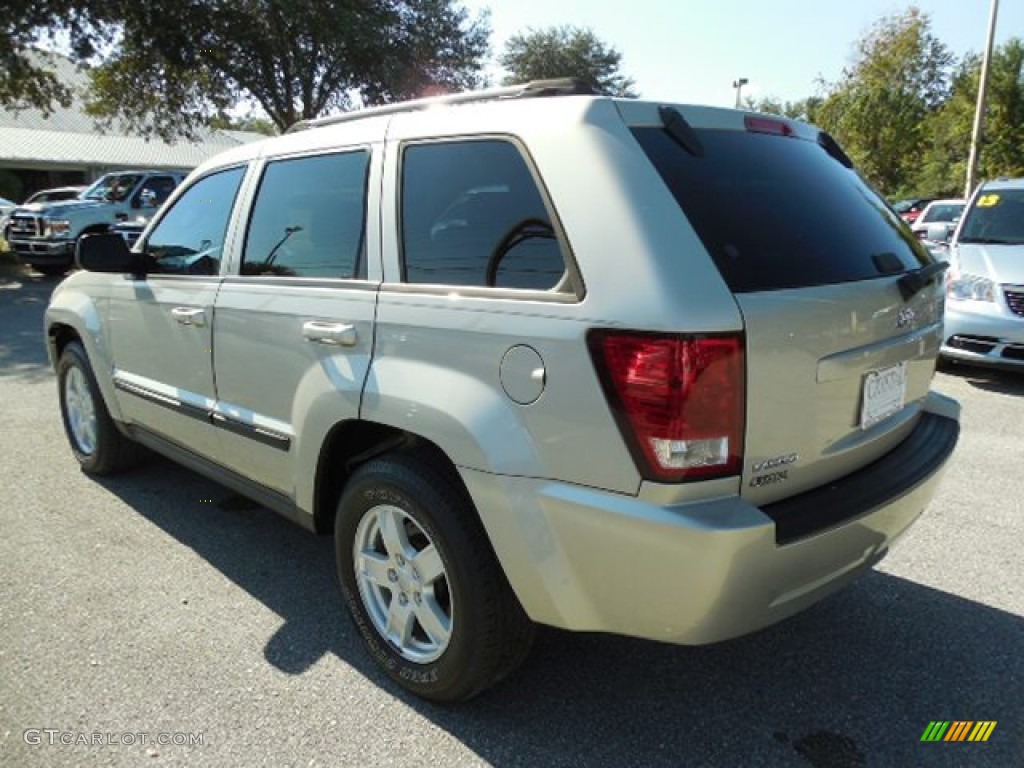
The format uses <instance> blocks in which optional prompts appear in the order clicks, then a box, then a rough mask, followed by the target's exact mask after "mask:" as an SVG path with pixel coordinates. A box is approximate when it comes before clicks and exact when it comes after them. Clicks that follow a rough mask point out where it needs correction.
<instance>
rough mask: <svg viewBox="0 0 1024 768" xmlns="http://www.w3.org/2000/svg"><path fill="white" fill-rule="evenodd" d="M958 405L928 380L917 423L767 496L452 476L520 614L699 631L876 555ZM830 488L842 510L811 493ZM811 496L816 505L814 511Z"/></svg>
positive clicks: (724, 625) (781, 610)
mask: <svg viewBox="0 0 1024 768" xmlns="http://www.w3.org/2000/svg"><path fill="white" fill-rule="evenodd" d="M958 413H959V409H958V406H957V404H956V403H955V402H954V401H951V400H949V399H948V398H944V397H942V396H940V395H936V394H934V393H933V394H931V395H929V398H928V402H927V404H926V413H925V414H924V415H923V418H922V420H921V423H920V424H919V425H918V427H917V428H916V429H915V431H914V432H913V433H911V435H910V437H908V439H907V440H906V441H905V442H904V443H903V444H901V445H900V446H898V447H897V448H896V449H895V450H893V451H892V452H890V453H889V454H887V455H886V456H885V457H883V458H881V459H879V460H878V461H877V462H875V463H873V464H872V465H870V466H868V467H865V468H864V469H862V470H860V471H858V472H856V473H854V474H852V475H850V476H848V477H846V478H843V479H842V480H841V481H838V482H836V483H833V484H830V485H829V486H827V487H826V488H823V489H818V490H815V491H811V492H809V493H807V494H801V495H800V496H799V497H795V498H794V499H791V500H787V502H784V503H782V504H776V505H772V507H770V508H766V509H759V508H757V507H754V506H752V505H751V504H748V503H747V502H745V501H744V500H742V499H740V498H738V497H735V496H733V497H727V498H721V499H716V500H713V501H704V502H697V503H689V504H681V505H675V506H657V505H655V504H651V503H649V502H646V501H643V500H640V499H638V498H636V497H628V496H622V495H617V494H612V493H608V492H605V491H600V490H595V489H590V488H581V487H579V486H571V485H567V484H563V483H557V482H552V481H544V480H534V479H527V478H510V477H501V476H495V475H488V474H485V473H481V472H476V471H472V470H464V471H463V477H464V479H465V480H466V483H467V486H468V488H469V490H470V493H471V494H472V495H473V497H474V500H475V501H476V504H477V508H478V509H479V510H480V511H481V518H482V519H483V521H484V525H485V527H486V528H487V530H488V533H489V535H490V537H491V541H492V542H493V543H494V547H495V551H496V552H497V554H498V557H499V559H500V560H501V563H502V565H503V566H504V568H505V572H506V574H507V575H508V577H509V581H510V583H511V584H512V586H513V588H514V589H515V591H516V593H517V595H519V598H520V601H521V602H522V603H523V606H524V608H525V609H526V611H527V613H528V614H529V615H530V616H531V618H533V619H534V620H536V621H539V622H542V623H546V624H552V625H555V626H559V627H563V628H566V629H573V630H587V631H605V632H613V633H616V634H623V635H632V636H636V637H643V638H649V639H654V640H662V641H668V642H675V643H683V644H701V643H710V642H716V641H719V640H725V639H728V638H731V637H736V636H738V635H743V634H747V633H749V632H752V631H754V630H757V629H759V628H761V627H764V626H767V625H769V624H772V623H774V622H776V621H779V620H781V619H783V618H786V617H787V616H790V615H792V614H794V613H797V612H799V611H800V610H803V609H804V608H806V607H808V606H810V605H811V604H813V603H815V602H817V601H818V600H820V599H821V598H823V597H825V596H826V595H828V594H829V593H831V592H833V591H835V590H836V589H838V588H839V587H841V586H843V585H844V584H846V583H848V582H849V581H851V580H852V579H853V578H854V577H856V576H857V575H858V574H859V573H860V572H862V571H864V570H865V569H867V568H870V567H871V566H872V565H873V564H875V563H876V562H878V561H879V560H880V559H881V558H882V557H884V556H885V554H886V553H887V552H888V551H889V548H890V546H891V545H892V543H893V542H894V541H895V540H896V539H897V538H899V536H900V535H901V534H903V533H904V532H905V531H906V530H907V528H908V527H909V526H910V525H911V524H912V523H913V522H914V521H915V520H916V519H917V518H918V517H919V516H920V514H921V513H922V511H923V510H924V508H925V507H926V506H927V504H928V503H929V502H930V501H931V499H932V497H933V496H934V494H935V491H936V488H937V486H938V483H939V480H940V477H941V474H942V471H943V469H944V468H945V466H946V464H947V462H948V460H949V458H950V456H951V454H952V452H953V448H954V447H955V445H956V440H957V435H958V434H959V422H958ZM922 454H925V455H922ZM882 479H884V480H885V482H884V483H882V482H881V480H882ZM830 502H836V503H838V504H839V505H840V506H841V507H842V514H841V515H839V516H835V515H832V514H830V510H829V509H828V508H827V507H821V506H818V505H820V504H828V503H830ZM814 510H817V511H819V512H820V513H821V514H822V517H823V518H825V519H822V520H819V521H815V520H813V511H814ZM773 516H774V518H777V519H773ZM808 516H810V520H809V519H808ZM783 519H788V520H790V521H792V520H796V521H798V522H799V525H798V526H796V527H794V526H793V525H789V524H788V523H786V524H784V523H782V522H781V521H782V520H783ZM787 525H789V528H788V529H787ZM798 529H799V530H798ZM780 532H781V535H780Z"/></svg>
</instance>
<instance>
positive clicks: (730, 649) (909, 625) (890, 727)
mask: <svg viewBox="0 0 1024 768" xmlns="http://www.w3.org/2000/svg"><path fill="white" fill-rule="evenodd" d="M101 482H102V484H103V485H104V486H105V487H106V488H107V489H109V490H110V491H111V492H113V493H115V494H116V495H118V496H119V497H120V498H121V499H123V500H124V501H125V502H126V503H127V504H128V505H129V506H131V507H132V508H134V509H135V510H136V511H137V512H138V513H139V514H141V515H143V516H144V517H145V518H147V519H148V520H149V521H151V522H152V523H154V524H155V525H157V526H158V527H160V528H161V529H162V530H164V531H166V532H167V533H168V534H169V535H171V536H173V537H174V538H175V539H176V540H178V541H179V542H181V543H182V544H184V545H185V546H187V547H189V548H191V549H192V550H194V551H195V552H196V553H197V554H198V555H200V556H201V557H203V558H204V559H205V560H206V561H207V562H208V563H210V564H211V565H213V566H214V567H215V568H217V569H218V570H219V571H220V572H222V573H223V574H224V575H225V576H227V577H228V578H229V579H231V580H232V581H233V582H234V583H235V584H237V585H238V586H240V587H241V588H243V589H244V590H246V591H247V592H248V593H249V594H250V595H252V596H253V597H255V598H256V599H257V600H259V601H260V602H262V603H263V604H264V605H265V606H267V607H268V608H269V609H271V610H272V611H274V612H275V613H276V614H277V615H279V616H280V617H281V618H282V619H283V623H282V626H281V628H280V629H279V630H278V631H277V632H276V633H275V634H274V635H273V636H272V637H269V638H267V640H266V642H265V645H264V656H265V658H266V661H267V662H268V663H269V664H271V665H273V666H274V667H275V668H277V669H279V670H281V671H283V672H285V673H288V674H293V675H299V674H302V673H303V672H305V671H306V670H307V669H309V668H310V667H311V666H312V665H313V664H315V663H316V662H317V661H318V660H319V659H321V658H322V657H323V656H324V655H325V654H334V655H336V656H337V657H339V658H340V659H342V660H343V661H344V662H345V663H347V664H349V665H351V666H352V667H353V668H354V669H355V670H356V671H358V672H359V673H360V674H362V675H364V676H365V677H366V678H368V679H370V680H371V681H373V682H374V683H375V684H377V685H379V686H380V687H381V688H382V689H384V690H386V691H389V692H390V693H391V694H392V695H394V696H395V697H396V698H398V699H399V700H401V701H403V702H404V703H405V704H406V705H407V706H409V707H411V708H412V709H414V710H415V711H417V712H418V713H419V714H420V715H422V716H423V717H425V718H427V719H429V720H430V721H432V722H433V723H435V724H436V725H437V726H438V727H440V728H442V729H444V730H445V731H446V732H447V733H449V734H450V735H452V736H453V737H454V738H456V739H458V740H459V741H460V742H462V743H463V744H464V745H465V746H466V747H468V748H469V749H471V750H473V751H474V752H475V753H476V754H477V755H479V757H480V758H481V759H482V760H483V761H486V762H487V763H489V764H491V765H496V766H520V765H522V766H531V768H532V767H533V766H538V765H540V766H545V767H547V766H581V765H585V766H588V767H589V766H623V765H636V766H659V765H665V766H669V765H671V766H691V765H716V766H717V765H721V766H737V765H794V766H807V765H810V766H813V767H814V768H861V767H862V766H902V765H928V766H931V765H950V766H953V765H963V764H970V765H979V766H981V765H992V766H1007V765H1019V764H1021V756H1022V755H1024V697H1022V696H1021V681H1022V680H1024V654H1021V652H1020V651H1021V649H1022V648H1024V618H1022V617H1020V616H1017V615H1014V614H1012V613H1009V612H1005V611H1002V610H999V609H997V608H993V607H989V606H986V605H983V604H980V603H976V602H972V601H970V600H966V599H963V598H961V597H958V596H955V595H951V594H948V593H945V592H942V591H939V590H936V589H932V588H929V587H927V586H924V585H922V584H917V583H915V582H912V581H908V580H905V579H902V578H898V577H895V576H892V575H887V574H884V573H881V572H877V571H875V572H872V573H870V574H867V575H866V576H865V577H863V578H862V579H860V580H859V581H858V582H857V583H855V584H854V585H853V586H851V587H849V588H847V589H846V590H844V591H843V592H841V593H840V594H838V595H836V596H834V597H832V598H830V599H829V600H827V601H826V602H824V603H822V604H821V605H819V606H817V607H815V608H812V609H811V610H810V611H808V612H806V613H804V614H802V615H800V616H798V617H796V618H794V619H791V620H789V621H787V622H784V623H782V624H780V625H777V626H775V627H772V628H769V629H767V630H764V631H761V632H759V633H757V634H755V635H752V636H749V637H746V638H741V639H738V640H734V641H730V642H727V643H722V644H718V645H714V646H707V647H698V648H683V647H676V646H670V645H663V644H659V643H654V642H647V641H640V640H634V639H629V638H621V637H613V636H607V635H599V634H574V633H568V632H560V631H556V630H551V629H542V630H541V631H540V633H539V636H538V639H537V642H536V644H535V647H534V649H533V652H532V654H531V656H530V658H529V659H528V660H527V663H526V665H525V667H524V668H523V669H522V670H521V671H520V672H519V673H518V674H516V675H514V676H513V677H512V679H510V680H509V681H506V682H505V683H503V684H502V685H500V686H498V687H497V688H495V689H493V690H491V691H489V692H487V693H485V694H484V695H482V696H481V697H479V698H478V699H476V700H474V701H473V702H471V703H469V704H467V705H464V706H461V707H440V706H435V705H432V704H428V703H425V702H423V701H420V700H418V699H415V698H414V697H412V696H410V695H408V694H406V693H405V692H403V691H401V690H400V689H398V688H397V686H395V685H394V684H393V683H392V682H391V681H390V680H389V679H388V678H387V677H386V676H385V675H384V674H383V673H381V672H379V671H378V670H377V668H376V666H375V665H374V664H373V663H372V662H371V660H370V657H369V655H368V654H367V653H366V652H365V651H364V649H363V646H362V643H361V640H360V638H359V636H358V634H357V633H356V632H355V630H354V629H353V627H352V625H351V624H350V622H349V621H348V619H347V617H346V616H345V615H344V614H343V608H342V604H341V601H340V599H339V598H337V586H336V583H335V575H334V566H333V554H332V546H331V541H330V539H329V538H323V537H316V536H313V535H312V534H310V533H308V532H306V531H303V530H302V529H300V528H298V527H297V526H295V525H293V524H291V523H288V522H286V521H285V520H283V519H282V518H279V517H278V516H276V515H274V514H273V513H271V512H269V511H267V510H265V509H263V508H260V507H258V506H256V505H255V504H252V503H250V502H247V501H246V500H244V499H241V498H240V497H237V496H234V495H233V494H231V493H230V492H229V491H227V490H225V489H224V488H222V487H221V486H218V485H216V484H214V483H212V482H209V481H207V480H205V479H203V478H201V477H199V476H198V475H195V474H193V473H191V472H189V471H187V470H185V469H182V468H180V467H178V466H177V465H174V464H171V463H169V462H166V461H164V460H162V459H154V460H153V461H152V462H151V464H150V465H148V466H147V467H144V468H142V469H141V470H139V471H138V472H136V473H133V474H131V475H125V476H121V477H117V478H109V479H103V480H102V481H101ZM211 498H212V499H213V500H214V501H215V504H212V505H211V504H209V503H206V504H203V503H200V500H201V499H211ZM679 588H680V589H681V590H683V589H685V588H686V585H679ZM933 720H995V721H997V722H998V727H997V728H996V729H995V731H994V732H993V736H992V737H991V738H990V741H989V742H988V743H985V744H949V743H947V744H923V743H921V736H922V734H923V732H924V730H925V728H926V727H927V725H928V724H929V722H930V721H933Z"/></svg>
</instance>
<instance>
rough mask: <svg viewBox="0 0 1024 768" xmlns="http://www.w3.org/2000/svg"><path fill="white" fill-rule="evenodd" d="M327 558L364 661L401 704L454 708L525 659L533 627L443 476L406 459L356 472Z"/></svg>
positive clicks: (465, 503)
mask: <svg viewBox="0 0 1024 768" xmlns="http://www.w3.org/2000/svg"><path fill="white" fill-rule="evenodd" d="M335 550H336V555H337V563H338V579H339V582H340V585H341V592H342V596H343V597H344V599H345V602H346V604H347V606H348V609H349V611H350V613H351V614H352V618H353V620H354V621H355V623H356V626H357V627H358V628H359V631H360V633H361V634H362V636H363V639H364V640H365V642H366V644H367V646H368V647H369V650H370V653H371V654H372V656H373V658H374V659H375V660H376V661H377V663H378V664H379V665H380V666H381V667H382V668H383V669H384V671H385V672H387V673H388V675H390V676H391V677H392V678H393V679H394V680H395V681H397V682H398V683H399V684H400V685H401V686H403V687H404V688H406V689H407V690H409V691H411V692H412V693H415V694H416V695H418V696H422V697H424V698H427V699H431V700H433V701H439V702H456V701H463V700H465V699H469V698H471V697H473V696H475V695H477V694H478V693H480V692H481V691H483V690H484V689H485V688H487V687H489V686H491V685H493V684H494V683H496V682H497V681H499V680H501V679H502V678H503V677H505V676H507V675H508V674H510V673H511V672H512V671H513V670H514V668H515V667H516V666H518V665H519V663H520V662H521V661H522V659H523V658H524V657H525V655H526V651H527V650H528V648H529V645H530V643H531V641H532V638H533V629H534V627H533V624H532V622H530V620H529V619H528V618H527V616H526V614H525V613H524V611H523V609H522V607H521V606H520V605H519V601H518V600H517V599H516V597H515V595H514V594H513V592H512V589H511V587H510V586H509V584H508V582H507V580H506V579H505V575H504V573H503V572H502V571H501V567H500V566H499V565H498V562H497V559H496V558H495V556H494V553H493V551H492V550H491V546H490V542H489V541H488V540H487V536H486V534H485V533H484V530H483V527H482V525H481V524H480V521H479V519H478V518H477V517H476V511H475V510H474V509H473V507H472V503H471V501H470V500H469V499H468V497H467V496H466V492H465V490H464V489H463V488H462V487H461V484H459V483H458V482H457V480H456V479H455V478H453V477H452V476H451V473H450V472H448V471H446V470H445V469H444V468H440V467H437V466H435V465H434V464H433V463H432V462H429V461H426V460H424V458H423V457H420V456H415V455H395V456H389V457H383V458H379V459H375V460H373V461H371V462H369V463H367V464H365V465H364V466H362V467H361V468H360V469H359V470H357V471H356V473H355V474H354V475H353V476H352V478H351V480H350V481H349V483H348V485H347V487H346V489H345V492H344V493H343V494H342V497H341V500H340V502H339V504H338V513H337V521H336V525H335Z"/></svg>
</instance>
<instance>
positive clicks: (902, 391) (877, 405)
mask: <svg viewBox="0 0 1024 768" xmlns="http://www.w3.org/2000/svg"><path fill="white" fill-rule="evenodd" d="M906 399H907V364H906V363H900V364H899V365H894V366H892V367H890V368H883V369H882V370H880V371H871V373H869V374H868V375H867V376H865V377H864V393H863V395H862V399H861V404H860V428H861V429H867V428H869V427H872V426H874V425H875V424H877V423H878V422H880V421H882V420H884V419H886V418H888V417H889V416H892V415H893V414H894V413H896V412H897V411H900V410H901V409H902V408H903V404H904V403H905V402H906Z"/></svg>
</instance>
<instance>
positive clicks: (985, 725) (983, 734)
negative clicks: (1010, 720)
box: [967, 720, 997, 741]
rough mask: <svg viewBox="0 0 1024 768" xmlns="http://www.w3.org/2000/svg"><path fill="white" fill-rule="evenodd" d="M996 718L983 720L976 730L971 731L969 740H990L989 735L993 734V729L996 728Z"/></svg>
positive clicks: (975, 727)
mask: <svg viewBox="0 0 1024 768" xmlns="http://www.w3.org/2000/svg"><path fill="white" fill-rule="evenodd" d="M996 722H997V721H996V720H981V721H979V722H978V724H977V725H976V726H974V730H973V731H971V735H970V736H969V737H968V738H967V740H968V741H988V737H989V736H991V735H992V731H994V730H995V729H996Z"/></svg>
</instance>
